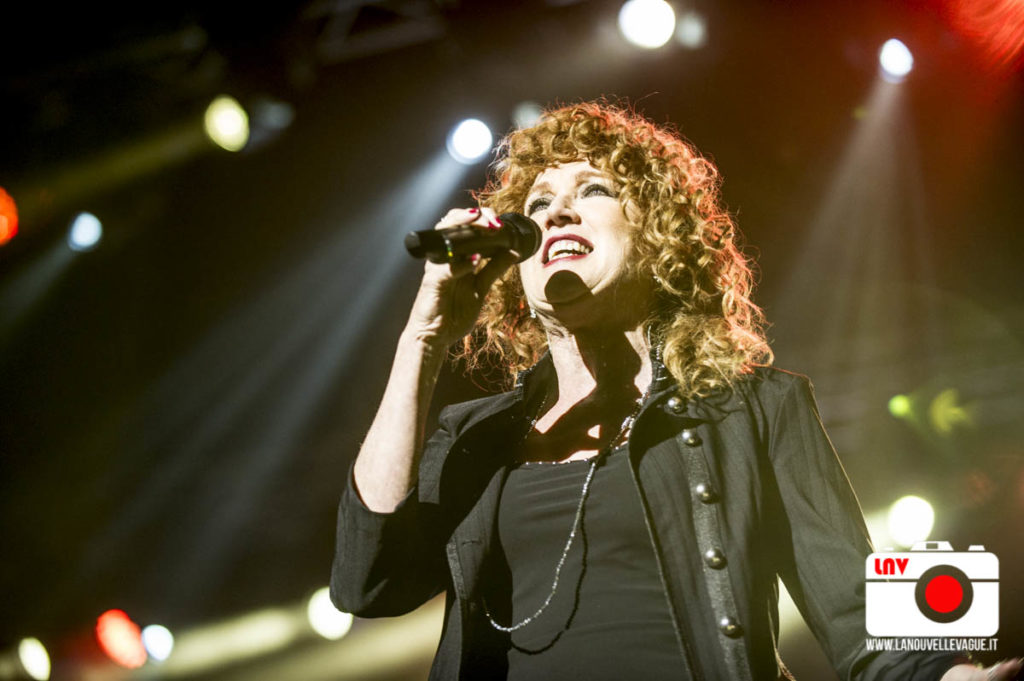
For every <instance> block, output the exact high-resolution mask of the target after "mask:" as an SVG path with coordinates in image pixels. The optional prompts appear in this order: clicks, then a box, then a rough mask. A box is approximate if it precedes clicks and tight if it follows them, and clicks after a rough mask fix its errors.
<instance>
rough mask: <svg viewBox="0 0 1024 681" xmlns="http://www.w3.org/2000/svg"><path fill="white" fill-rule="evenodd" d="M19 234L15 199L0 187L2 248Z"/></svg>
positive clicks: (0, 241)
mask: <svg viewBox="0 0 1024 681" xmlns="http://www.w3.org/2000/svg"><path fill="white" fill-rule="evenodd" d="M17 233H18V206H17V204H15V203H14V198H13V197H12V196H11V195H10V194H8V193H7V192H6V191H4V188H3V187H0V246H3V245H4V244H6V243H7V242H8V241H10V240H11V239H13V238H14V235H15V234H17Z"/></svg>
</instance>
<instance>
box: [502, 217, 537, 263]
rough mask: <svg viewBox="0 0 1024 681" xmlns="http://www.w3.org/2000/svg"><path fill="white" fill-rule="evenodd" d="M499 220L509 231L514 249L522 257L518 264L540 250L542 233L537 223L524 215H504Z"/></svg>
mask: <svg viewBox="0 0 1024 681" xmlns="http://www.w3.org/2000/svg"><path fill="white" fill-rule="evenodd" d="M498 218H499V219H500V220H501V224H502V225H504V226H505V227H506V228H507V229H508V230H509V234H510V237H511V242H512V249H513V250H514V251H516V252H517V253H519V255H520V256H521V257H520V258H519V261H518V262H522V261H524V260H526V259H527V258H529V257H530V256H531V255H533V254H534V253H536V252H537V249H539V248H540V243H541V232H540V227H539V226H538V225H537V223H536V222H534V221H533V220H531V219H530V218H528V217H527V216H525V215H523V214H522V213H502V214H501V215H499V216H498Z"/></svg>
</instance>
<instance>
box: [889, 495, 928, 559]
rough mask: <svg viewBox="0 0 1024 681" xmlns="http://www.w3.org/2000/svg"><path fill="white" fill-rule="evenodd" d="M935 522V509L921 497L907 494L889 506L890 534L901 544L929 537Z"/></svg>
mask: <svg viewBox="0 0 1024 681" xmlns="http://www.w3.org/2000/svg"><path fill="white" fill-rule="evenodd" d="M934 523H935V511H934V509H932V505H931V504H929V503H928V502H927V501H925V500H924V499H922V498H921V497H915V496H906V497H903V498H902V499H899V500H898V501H896V502H895V503H894V504H893V505H892V506H890V507H889V534H890V535H891V536H892V538H893V540H894V541H895V542H896V543H898V544H899V545H900V546H906V547H909V546H913V545H914V543H915V542H919V541H924V540H925V539H927V538H928V535H929V534H930V533H931V531H932V525H933V524H934Z"/></svg>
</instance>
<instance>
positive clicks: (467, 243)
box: [405, 213, 541, 263]
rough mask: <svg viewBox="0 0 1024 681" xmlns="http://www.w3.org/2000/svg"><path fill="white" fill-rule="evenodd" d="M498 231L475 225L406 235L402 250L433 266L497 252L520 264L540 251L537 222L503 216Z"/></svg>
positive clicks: (508, 214)
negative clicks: (510, 255)
mask: <svg viewBox="0 0 1024 681" xmlns="http://www.w3.org/2000/svg"><path fill="white" fill-rule="evenodd" d="M498 222H499V223H500V224H501V226H500V227H498V228H497V229H492V228H490V227H480V226H478V225H475V224H461V225H454V226H451V227H442V228H439V229H424V230H420V231H418V232H409V234H407V235H406V237H405V248H406V250H408V251H409V254H410V255H412V256H413V257H416V258H426V259H427V260H429V261H430V262H433V263H446V262H449V263H450V262H455V261H458V260H460V259H465V258H469V257H471V256H473V255H480V256H481V257H484V258H490V257H493V256H495V255H498V254H500V253H507V252H509V251H515V252H516V253H518V254H519V258H518V260H516V262H522V261H523V260H526V259H527V258H529V257H530V256H531V255H533V254H534V253H536V252H537V249H538V248H540V243H541V233H540V227H538V226H537V223H536V222H534V221H533V220H531V219H530V218H528V217H526V216H525V215H521V214H519V213H504V214H502V215H501V216H499V217H498Z"/></svg>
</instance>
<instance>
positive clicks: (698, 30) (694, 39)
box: [676, 12, 708, 50]
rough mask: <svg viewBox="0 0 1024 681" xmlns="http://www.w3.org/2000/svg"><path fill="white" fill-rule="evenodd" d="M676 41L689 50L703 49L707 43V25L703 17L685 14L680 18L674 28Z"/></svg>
mask: <svg viewBox="0 0 1024 681" xmlns="http://www.w3.org/2000/svg"><path fill="white" fill-rule="evenodd" d="M676 40H677V41H679V44H680V45H682V46H683V47H688V48H690V49H691V50H696V49H699V48H701V47H704V43H706V42H707V41H708V24H707V22H706V21H704V17H702V16H701V15H700V14H697V13H696V12H687V13H686V14H684V15H683V16H681V17H680V18H679V25H678V26H677V27H676Z"/></svg>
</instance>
